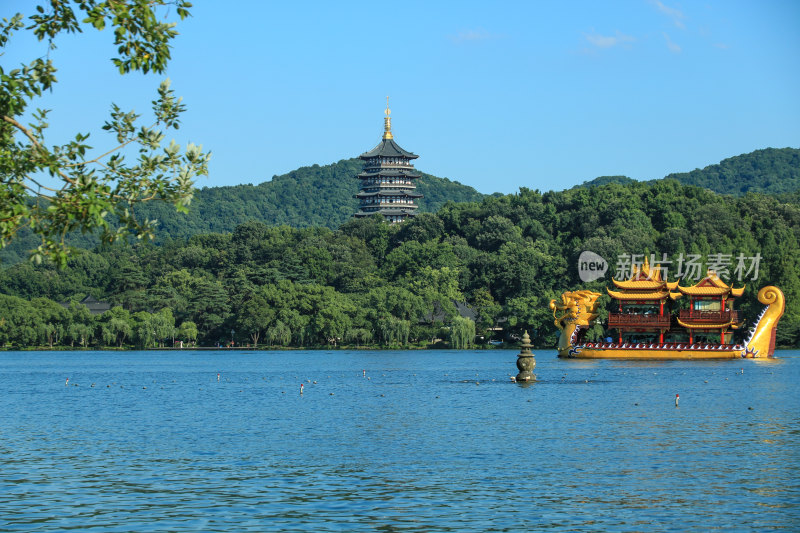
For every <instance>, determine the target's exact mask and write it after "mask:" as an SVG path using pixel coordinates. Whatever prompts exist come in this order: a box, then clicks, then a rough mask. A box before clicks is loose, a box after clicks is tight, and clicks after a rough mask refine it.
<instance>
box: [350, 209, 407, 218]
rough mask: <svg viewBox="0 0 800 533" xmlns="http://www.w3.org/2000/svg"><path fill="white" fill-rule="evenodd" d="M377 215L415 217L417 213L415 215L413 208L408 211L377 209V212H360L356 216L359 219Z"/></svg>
mask: <svg viewBox="0 0 800 533" xmlns="http://www.w3.org/2000/svg"><path fill="white" fill-rule="evenodd" d="M375 213H380V214H381V215H385V216H391V215H407V216H410V217H413V216H414V215H415V214H416V213H414V209H413V208H408V209H386V208H383V209H376V210H375V211H358V212H357V213H356V215H355V216H357V217H359V216H361V217H367V216H371V215H374V214H375Z"/></svg>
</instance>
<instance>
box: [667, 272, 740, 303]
mask: <svg viewBox="0 0 800 533" xmlns="http://www.w3.org/2000/svg"><path fill="white" fill-rule="evenodd" d="M678 291H680V292H681V294H685V295H687V296H697V297H721V298H738V297H740V296H741V295H742V294H744V286H742V287H740V288H738V289H735V288H733V287H732V286H730V285H728V284H727V283H725V282H724V281H722V280H721V279H720V278H719V276H717V273H716V272H714V271H713V270H709V271H708V272H707V274H706V277H704V278H703V279H701V280H700V281H698V282H697V283H696V284H694V285H693V286H691V287H678Z"/></svg>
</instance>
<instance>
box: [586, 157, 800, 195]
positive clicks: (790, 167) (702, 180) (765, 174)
mask: <svg viewBox="0 0 800 533" xmlns="http://www.w3.org/2000/svg"><path fill="white" fill-rule="evenodd" d="M661 179H674V180H677V181H679V182H681V183H683V184H684V185H695V186H697V187H702V188H704V189H709V190H711V191H714V192H717V193H720V194H730V195H733V196H743V195H745V194H747V193H748V192H760V193H763V194H783V193H794V192H797V191H800V150H798V149H797V148H765V149H764V150H756V151H755V152H750V153H749V154H742V155H737V156H735V157H729V158H728V159H723V160H722V161H720V162H719V163H718V164H716V165H709V166H707V167H705V168H703V169H699V168H698V169H695V170H692V171H691V172H679V173H674V174H670V175H668V176H666V177H664V178H661ZM635 181H636V180H634V179H632V178H628V177H627V176H601V177H599V178H595V179H593V180H591V181H587V182H585V183H583V184H581V185H579V186H578V187H589V188H592V187H598V186H601V185H606V184H608V183H619V184H622V185H625V184H630V183H632V182H635ZM654 181H658V180H654Z"/></svg>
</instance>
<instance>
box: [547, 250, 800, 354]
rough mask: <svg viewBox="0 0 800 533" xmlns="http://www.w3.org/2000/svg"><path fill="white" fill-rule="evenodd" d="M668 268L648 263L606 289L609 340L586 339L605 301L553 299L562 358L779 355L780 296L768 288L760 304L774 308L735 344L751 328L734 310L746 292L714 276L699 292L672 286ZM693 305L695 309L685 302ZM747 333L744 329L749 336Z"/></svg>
mask: <svg viewBox="0 0 800 533" xmlns="http://www.w3.org/2000/svg"><path fill="white" fill-rule="evenodd" d="M661 272H662V269H660V268H659V267H658V266H657V265H656V266H654V267H653V268H650V265H648V263H647V261H645V263H644V264H643V265H641V266H640V267H636V266H635V267H634V268H633V273H632V275H631V277H630V279H627V280H622V281H620V280H612V281H613V283H614V285H615V288H614V289H613V290H612V289H609V288H607V289H606V292H607V293H608V295H609V296H611V298H612V307H613V308H614V312H609V313H608V319H607V322H606V323H605V324H604V326H605V331H606V335H610V334H611V333H615V335H614V336H613V337H612V336H606V337H605V338H604V340H603V341H600V342H591V341H587V340H586V338H585V337H586V332H587V330H588V329H589V328H591V327H592V326H594V325H595V324H596V323H597V322H598V316H599V314H598V312H597V311H598V309H597V307H598V298H600V296H601V294H600V293H597V292H593V291H589V290H580V291H572V292H565V293H563V294H562V295H561V300H560V301H559V300H551V301H550V309H552V310H553V318H554V319H555V325H556V327H557V328H558V329H559V330H560V336H559V342H558V356H559V357H568V358H577V359H733V358H742V357H744V358H769V357H773V355H774V353H775V334H776V331H777V327H778V322H779V321H780V318H781V316H783V312H784V310H785V308H786V300H785V297H784V295H783V292H781V290H780V289H778V288H777V287H774V286H766V287H763V288H762V289H761V290H759V291H758V301H759V302H761V303H762V304H764V305H765V306H766V307H765V308H764V309H763V311H762V312H761V314H760V315H759V316H758V318H757V319H756V321H755V324H754V326H753V327H752V328H750V330H749V332H748V333H749V334H748V335H746V336H745V337H743V338H745V339H746V340H742V341H739V342H736V341H734V332H736V330H739V329H740V328H742V327H744V325H745V323H744V321H743V320H742V319H741V318H740V316H739V312H738V311H736V310H735V309H734V308H733V303H734V300H735V299H736V298H738V297H739V296H741V295H742V294H743V293H744V287H741V288H733V287H732V286H728V285H727V284H726V283H725V282H724V281H722V280H721V279H720V278H719V276H718V275H717V274H716V272H714V271H712V270H709V271H708V272H707V274H706V277H705V278H703V279H702V280H700V281H699V282H698V283H697V284H695V285H694V286H691V287H682V286H680V285H679V282H677V281H676V282H668V281H666V280H663V279H662V277H661ZM681 298H686V299H688V309H687V308H686V306H684V308H679V307H680V306H679V305H677V303H678V300H679V299H681ZM742 331H744V330H742Z"/></svg>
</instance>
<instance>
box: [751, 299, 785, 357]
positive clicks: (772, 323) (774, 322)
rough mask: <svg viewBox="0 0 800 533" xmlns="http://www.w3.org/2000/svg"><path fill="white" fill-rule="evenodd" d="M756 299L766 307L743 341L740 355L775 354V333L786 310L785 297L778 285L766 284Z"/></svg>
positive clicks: (769, 355) (763, 355)
mask: <svg viewBox="0 0 800 533" xmlns="http://www.w3.org/2000/svg"><path fill="white" fill-rule="evenodd" d="M758 301H759V302H761V303H762V304H764V305H766V306H767V307H765V308H764V310H763V311H762V312H761V314H760V315H759V317H758V320H757V321H756V325H755V326H754V327H753V328H752V329H751V330H750V338H749V339H748V340H747V341H746V342H745V343H744V350H743V351H742V353H741V355H742V357H747V358H755V357H772V356H773V355H774V354H775V335H776V334H777V332H778V322H779V321H780V319H781V317H782V316H783V312H784V311H785V310H786V297H785V296H784V295H783V291H781V290H780V289H779V288H778V287H774V286H772V285H767V286H766V287H762V288H761V290H760V291H758Z"/></svg>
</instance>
